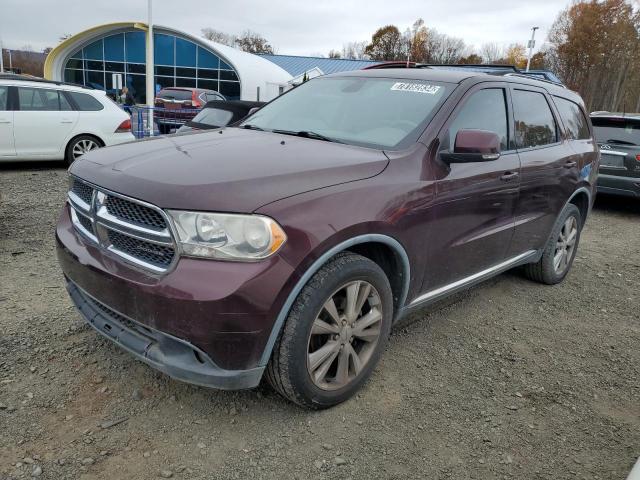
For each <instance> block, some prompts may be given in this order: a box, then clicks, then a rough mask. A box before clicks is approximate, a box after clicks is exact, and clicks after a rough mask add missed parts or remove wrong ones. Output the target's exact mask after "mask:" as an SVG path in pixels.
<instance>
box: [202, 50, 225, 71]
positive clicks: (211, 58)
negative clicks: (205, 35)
mask: <svg viewBox="0 0 640 480" xmlns="http://www.w3.org/2000/svg"><path fill="white" fill-rule="evenodd" d="M198 67H200V68H215V69H218V68H220V59H219V58H218V57H217V56H216V55H214V54H213V53H211V52H210V51H208V50H205V49H204V48H202V47H198Z"/></svg>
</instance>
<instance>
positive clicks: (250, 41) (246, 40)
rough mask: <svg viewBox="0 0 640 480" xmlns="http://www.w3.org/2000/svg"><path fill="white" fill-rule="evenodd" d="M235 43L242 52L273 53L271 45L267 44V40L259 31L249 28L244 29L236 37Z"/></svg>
mask: <svg viewBox="0 0 640 480" xmlns="http://www.w3.org/2000/svg"><path fill="white" fill-rule="evenodd" d="M236 45H237V46H238V48H240V50H242V51H244V52H249V53H270V54H273V47H272V46H271V45H270V44H269V41H268V40H267V39H266V38H264V37H263V36H262V35H260V34H259V33H256V32H252V31H251V30H245V31H244V33H243V34H242V35H240V36H239V37H238V38H237V39H236Z"/></svg>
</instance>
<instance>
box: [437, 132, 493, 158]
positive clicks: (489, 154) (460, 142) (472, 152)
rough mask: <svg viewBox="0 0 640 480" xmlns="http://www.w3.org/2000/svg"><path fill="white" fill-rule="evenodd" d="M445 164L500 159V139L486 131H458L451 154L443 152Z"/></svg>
mask: <svg viewBox="0 0 640 480" xmlns="http://www.w3.org/2000/svg"><path fill="white" fill-rule="evenodd" d="M441 157H442V159H443V160H444V161H445V162H446V163H469V162H486V161H491V160H497V159H498V158H500V137H499V136H498V135H497V134H496V133H494V132H489V131H487V130H459V131H458V133H457V134H456V140H455V145H454V147H453V153H451V152H446V153H445V152H443V153H442V154H441Z"/></svg>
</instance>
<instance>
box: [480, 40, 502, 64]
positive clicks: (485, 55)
mask: <svg viewBox="0 0 640 480" xmlns="http://www.w3.org/2000/svg"><path fill="white" fill-rule="evenodd" d="M480 56H481V57H482V60H483V61H484V63H496V62H497V61H498V60H500V59H501V58H502V57H504V49H503V48H502V47H501V46H500V45H498V44H497V43H485V44H483V45H482V46H481V47H480Z"/></svg>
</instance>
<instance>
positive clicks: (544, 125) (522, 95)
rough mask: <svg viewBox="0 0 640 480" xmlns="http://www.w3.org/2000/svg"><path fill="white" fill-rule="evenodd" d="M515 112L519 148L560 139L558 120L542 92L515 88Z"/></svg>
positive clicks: (542, 144)
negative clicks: (555, 118)
mask: <svg viewBox="0 0 640 480" xmlns="http://www.w3.org/2000/svg"><path fill="white" fill-rule="evenodd" d="M513 113H514V116H515V120H516V146H517V147H518V148H531V147H541V146H544V145H549V144H550V143H556V142H557V141H558V133H557V129H556V122H555V120H554V118H553V113H551V108H549V104H548V103H547V99H546V97H545V96H544V95H543V94H542V93H539V92H532V91H529V90H514V91H513Z"/></svg>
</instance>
